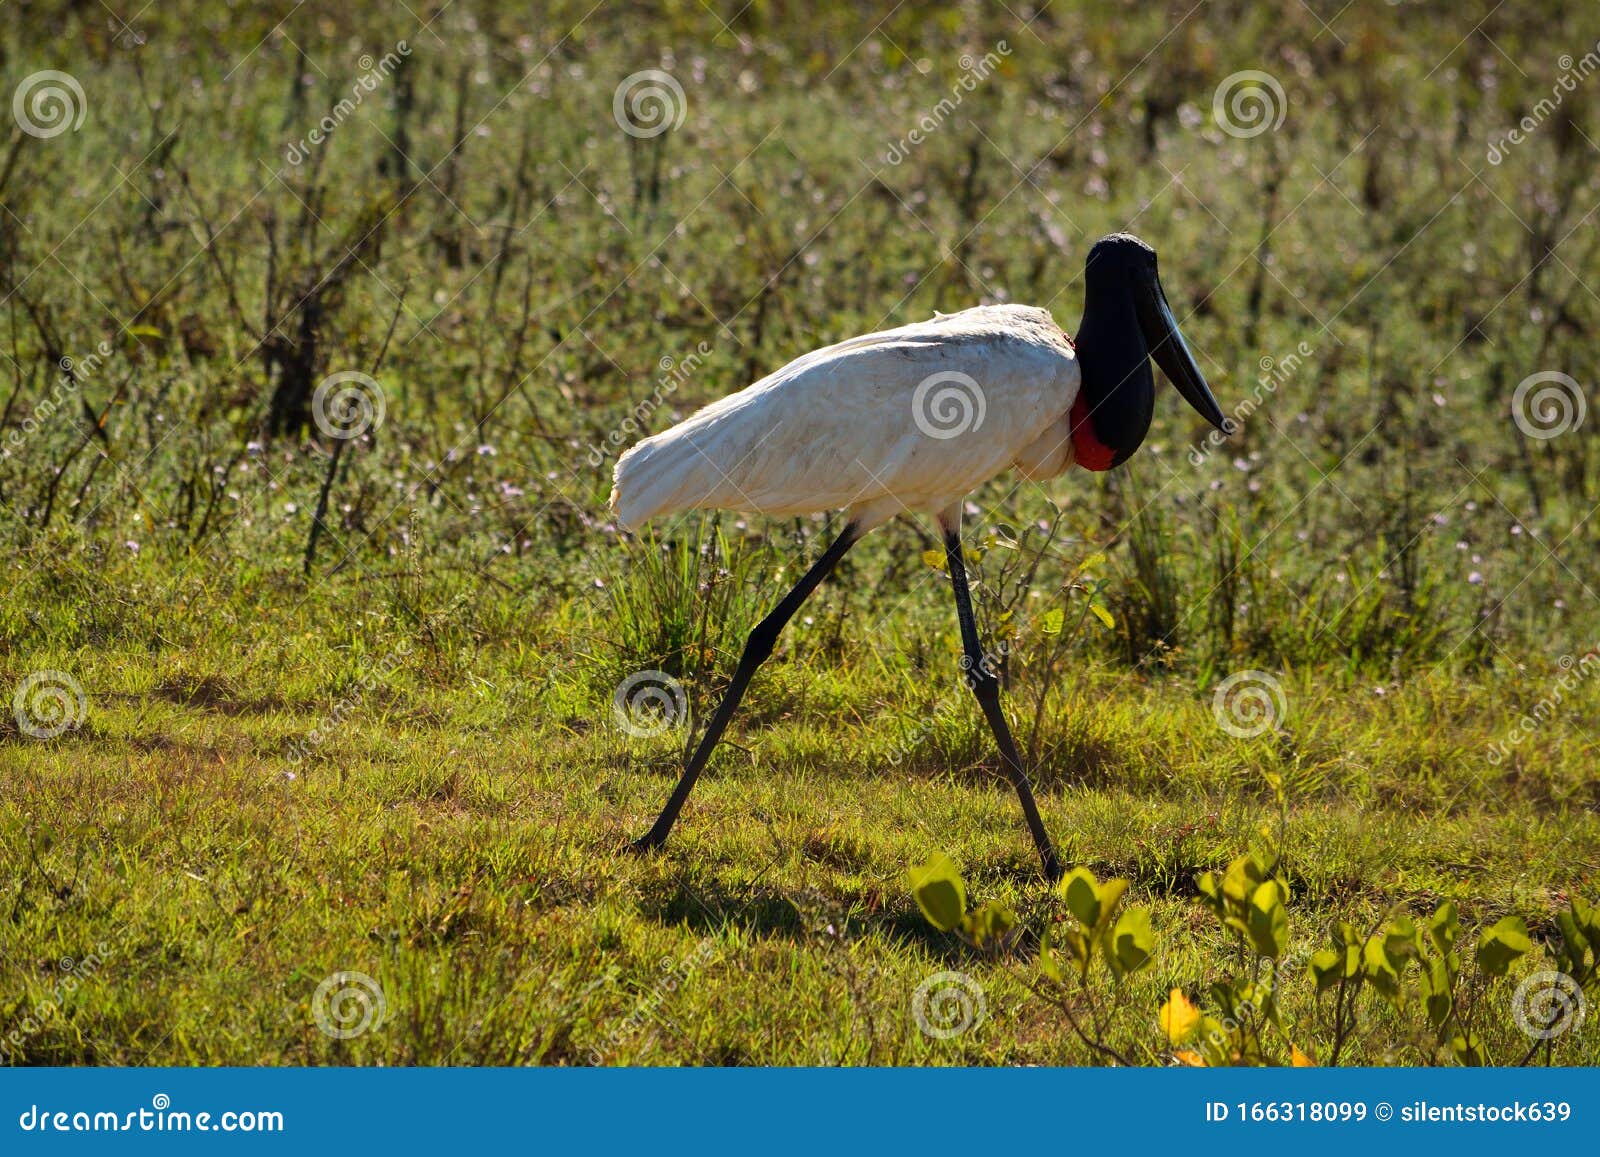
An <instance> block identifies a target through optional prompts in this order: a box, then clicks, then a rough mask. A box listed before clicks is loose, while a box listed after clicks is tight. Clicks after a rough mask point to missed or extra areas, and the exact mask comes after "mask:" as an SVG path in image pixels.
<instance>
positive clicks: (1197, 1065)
mask: <svg viewBox="0 0 1600 1157" xmlns="http://www.w3.org/2000/svg"><path fill="white" fill-rule="evenodd" d="M1172 1057H1173V1059H1174V1060H1176V1061H1177V1062H1178V1063H1179V1064H1180V1065H1188V1066H1189V1067H1190V1068H1191V1069H1203V1068H1205V1067H1206V1059H1205V1058H1204V1057H1202V1056H1201V1055H1200V1054H1199V1053H1197V1052H1195V1051H1194V1050H1193V1049H1179V1050H1178V1051H1177V1052H1175V1053H1173V1054H1172Z"/></svg>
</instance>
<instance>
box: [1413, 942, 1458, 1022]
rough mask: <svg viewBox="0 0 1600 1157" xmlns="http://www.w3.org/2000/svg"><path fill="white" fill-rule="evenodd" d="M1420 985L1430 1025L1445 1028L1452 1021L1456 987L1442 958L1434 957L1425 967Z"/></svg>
mask: <svg viewBox="0 0 1600 1157" xmlns="http://www.w3.org/2000/svg"><path fill="white" fill-rule="evenodd" d="M1420 983H1421V986H1422V1002H1423V1004H1424V1005H1425V1006H1426V1008H1427V1011H1428V1023H1429V1024H1431V1025H1433V1027H1434V1028H1443V1027H1444V1022H1445V1021H1447V1020H1449V1019H1450V1007H1451V990H1452V989H1453V987H1454V986H1453V985H1452V984H1451V982H1450V972H1449V970H1448V969H1447V968H1446V967H1445V963H1444V960H1443V959H1442V958H1440V957H1434V959H1432V960H1431V961H1429V962H1428V963H1427V964H1425V965H1423V968H1422V975H1421V977H1420Z"/></svg>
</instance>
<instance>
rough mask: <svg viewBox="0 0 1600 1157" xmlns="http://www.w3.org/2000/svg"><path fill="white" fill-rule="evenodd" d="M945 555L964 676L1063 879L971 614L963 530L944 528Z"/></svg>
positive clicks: (1050, 872)
mask: <svg viewBox="0 0 1600 1157" xmlns="http://www.w3.org/2000/svg"><path fill="white" fill-rule="evenodd" d="M944 550H945V557H946V558H948V559H949V562H950V585H951V586H953V587H954V588H955V592H956V618H957V619H958V620H959V621H960V623H961V650H962V656H963V657H962V666H963V667H964V668H965V671H964V672H963V675H964V676H965V677H966V680H967V685H968V686H969V687H971V688H972V693H973V695H974V696H976V697H977V700H978V706H980V707H981V708H983V714H984V717H985V718H987V719H988V720H989V729H990V730H991V731H993V732H994V738H995V742H997V743H998V744H999V745H1000V755H1001V757H1002V758H1003V759H1004V761H1005V765H1006V775H1007V776H1009V777H1010V779H1011V786H1013V787H1015V788H1016V789H1017V798H1018V799H1019V800H1021V801H1022V816H1023V818H1024V819H1026V820H1027V821H1028V831H1029V832H1031V833H1032V834H1033V843H1034V846H1035V847H1037V848H1038V849H1039V859H1040V860H1041V861H1042V862H1043V864H1044V874H1045V875H1046V876H1048V877H1049V878H1050V879H1051V880H1059V879H1060V878H1061V862H1060V861H1059V860H1057V859H1056V850H1055V848H1054V847H1053V846H1052V845H1051V843H1050V836H1049V834H1048V833H1046V832H1045V830H1044V821H1043V820H1041V819H1040V818H1039V809H1038V807H1037V806H1036V805H1035V804H1034V802H1033V789H1032V788H1031V787H1029V786H1028V776H1027V774H1026V773H1025V772H1024V771H1023V770H1022V756H1020V755H1019V754H1018V753H1017V745H1016V743H1015V742H1013V740H1012V738H1011V728H1010V727H1009V726H1008V725H1007V723H1006V716H1005V712H1004V711H1003V710H1001V707H1000V679H999V677H998V676H996V675H995V673H994V671H992V670H991V669H990V666H991V664H990V663H989V661H988V660H987V659H986V657H985V656H984V653H983V647H982V646H981V645H980V644H979V642H978V624H977V622H976V621H975V620H974V619H973V617H972V594H971V592H970V591H968V589H967V568H966V564H965V563H964V562H963V561H962V557H961V531H960V529H953V530H947V531H945V536H944Z"/></svg>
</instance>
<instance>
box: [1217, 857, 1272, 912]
mask: <svg viewBox="0 0 1600 1157" xmlns="http://www.w3.org/2000/svg"><path fill="white" fill-rule="evenodd" d="M1265 878H1266V877H1265V875H1264V874H1263V873H1262V871H1261V865H1260V864H1259V863H1257V862H1256V858H1255V857H1254V856H1240V857H1239V858H1238V859H1236V860H1234V861H1233V863H1231V864H1229V865H1228V870H1227V872H1226V873H1225V874H1224V875H1223V877H1222V894H1223V896H1224V897H1225V898H1227V899H1228V900H1231V901H1232V902H1233V905H1234V907H1236V908H1237V909H1239V910H1240V911H1243V910H1244V909H1245V908H1246V907H1248V905H1249V903H1250V896H1251V894H1252V893H1254V892H1255V890H1256V888H1257V887H1258V886H1259V885H1260V884H1261V881H1262V880H1264V879H1265Z"/></svg>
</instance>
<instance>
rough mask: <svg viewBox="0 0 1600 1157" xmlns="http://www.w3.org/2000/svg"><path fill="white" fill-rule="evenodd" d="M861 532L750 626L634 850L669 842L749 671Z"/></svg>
mask: <svg viewBox="0 0 1600 1157" xmlns="http://www.w3.org/2000/svg"><path fill="white" fill-rule="evenodd" d="M860 538H861V532H860V530H858V529H857V527H856V525H855V524H854V523H850V524H849V525H847V526H846V527H845V528H844V530H843V531H842V532H841V533H840V535H839V537H838V538H836V539H834V540H833V545H832V546H830V547H828V549H827V551H826V552H824V553H823V556H822V557H821V558H819V559H818V560H817V561H816V562H815V563H814V564H813V565H812V567H811V569H810V570H808V571H806V573H805V575H804V577H802V578H801V580H800V581H799V582H797V583H795V585H794V589H793V590H791V591H790V592H789V593H788V594H786V595H784V596H783V601H782V602H780V603H779V604H778V605H777V606H776V607H774V608H773V610H772V613H771V614H769V615H768V616H767V617H766V618H764V619H762V620H761V622H760V623H759V624H758V625H757V626H756V629H755V630H753V631H751V632H750V638H749V640H748V641H746V643H745V645H744V654H743V655H741V656H740V657H739V666H738V667H737V668H736V669H735V670H734V672H733V680H732V682H730V683H729V684H728V690H727V693H726V694H724V695H723V697H722V703H721V704H720V705H719V706H718V707H717V713H716V714H715V715H713V716H712V717H711V723H710V724H709V725H708V726H707V727H706V733H705V735H704V736H702V737H701V739H700V746H699V747H697V748H695V751H694V756H693V758H691V759H690V760H689V764H688V766H687V767H685V768H684V769H683V778H681V779H679V780H678V786H677V787H675V788H673V789H672V795H671V797H670V798H669V799H668V800H667V806H666V807H664V808H662V809H661V814H660V815H659V816H657V817H656V822H655V823H654V824H652V825H651V826H650V830H649V831H648V832H646V833H645V834H644V835H643V836H641V837H639V839H637V840H635V841H634V842H633V843H632V844H631V845H630V846H631V847H632V848H633V850H634V851H636V852H644V851H650V850H652V849H654V848H659V847H660V846H661V845H662V844H663V843H665V842H666V839H667V833H668V832H670V831H672V824H673V821H675V820H676V819H677V818H678V812H679V810H680V809H681V808H682V807H683V801H684V800H686V799H688V798H689V792H690V791H691V790H693V788H694V781H695V780H696V779H697V778H698V777H699V775H700V770H701V769H702V768H703V767H705V765H706V760H708V759H710V758H711V750H712V748H714V747H716V745H717V740H718V739H720V738H722V732H723V729H724V728H726V727H727V726H728V720H730V719H732V718H733V713H734V711H736V710H737V709H738V707H739V700H740V699H742V698H743V697H744V690H745V688H746V687H747V686H748V685H749V683H750V677H751V676H752V675H754V674H755V673H756V668H757V667H759V666H761V664H762V663H764V662H766V660H767V657H768V656H769V655H771V654H772V649H773V647H775V646H776V645H777V642H778V636H779V635H780V634H781V633H782V632H783V628H784V626H785V625H786V624H787V623H788V622H789V620H790V619H792V618H794V613H795V612H796V611H798V610H799V609H800V604H802V603H804V602H805V601H806V598H807V596H809V595H810V594H811V592H812V591H814V590H816V589H817V586H818V584H820V583H821V582H822V580H823V579H825V578H827V577H828V572H829V571H831V570H833V568H834V565H835V564H836V563H837V562H838V561H839V560H840V559H841V558H843V557H844V554H845V551H847V550H849V549H850V548H851V547H852V546H854V545H855V544H856V543H857V541H859V540H860Z"/></svg>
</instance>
